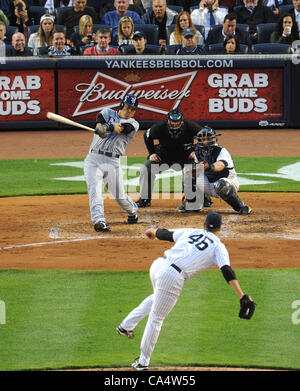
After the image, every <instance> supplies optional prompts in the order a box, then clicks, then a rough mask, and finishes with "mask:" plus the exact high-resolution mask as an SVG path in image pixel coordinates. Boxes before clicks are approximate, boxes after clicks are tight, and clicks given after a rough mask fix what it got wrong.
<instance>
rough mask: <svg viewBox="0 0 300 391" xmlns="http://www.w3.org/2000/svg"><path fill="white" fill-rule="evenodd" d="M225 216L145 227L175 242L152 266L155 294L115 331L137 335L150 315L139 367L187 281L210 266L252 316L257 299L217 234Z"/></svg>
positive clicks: (151, 235) (142, 367)
mask: <svg viewBox="0 0 300 391" xmlns="http://www.w3.org/2000/svg"><path fill="white" fill-rule="evenodd" d="M221 224H222V217H221V215H219V214H218V213H209V214H208V215H207V217H206V220H205V223H204V228H203V229H187V228H185V229H180V230H176V231H169V230H167V229H161V228H158V229H153V228H150V229H148V230H147V231H146V235H147V237H148V238H149V239H155V238H158V239H160V240H168V241H170V242H175V244H174V246H173V247H172V248H171V249H169V250H167V251H165V253H164V256H163V257H161V258H158V259H156V260H155V261H154V262H153V263H152V265H151V268H150V279H151V282H152V285H153V291H154V292H153V294H152V295H150V296H148V297H147V298H146V299H145V300H144V301H142V303H141V304H140V305H139V306H138V307H137V308H135V309H134V310H133V311H131V312H130V313H129V315H127V317H126V318H125V319H124V320H123V321H122V323H121V324H120V326H119V327H117V329H116V331H117V332H118V333H119V334H120V335H124V336H126V337H128V338H133V337H134V329H135V327H136V326H137V324H138V323H139V322H140V321H141V320H142V319H143V318H145V317H146V316H147V315H149V317H148V321H147V324H146V327H145V330H144V334H143V337H142V341H141V354H140V356H139V359H137V360H136V361H135V362H133V363H132V366H133V367H134V368H135V369H137V370H147V369H148V366H149V363H150V358H151V355H152V352H153V350H154V347H155V344H156V342H157V339H158V336H159V333H160V330H161V327H162V324H163V321H164V319H165V318H166V316H167V315H168V314H169V312H170V311H171V310H172V308H173V307H174V306H175V304H176V302H177V300H178V298H179V296H180V294H181V291H182V289H183V285H184V283H185V281H187V280H189V279H190V278H191V277H192V276H193V275H194V274H196V273H199V272H201V271H203V270H205V269H207V268H209V267H212V266H218V267H219V268H220V270H221V271H222V273H223V275H224V278H225V280H226V281H227V282H228V283H229V284H230V285H231V286H232V288H233V289H234V291H235V292H236V294H237V295H238V296H239V298H240V306H241V309H240V312H239V316H240V318H244V319H250V318H251V317H252V315H253V313H254V310H255V303H254V302H253V300H252V299H251V297H250V296H248V295H247V294H244V293H243V291H242V289H241V287H240V285H239V282H238V280H237V278H236V275H235V273H234V271H233V269H232V268H231V266H230V260H229V255H228V252H227V249H226V247H225V246H224V244H223V243H222V242H221V241H220V239H219V238H218V234H219V232H220V230H221Z"/></svg>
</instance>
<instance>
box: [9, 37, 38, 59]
mask: <svg viewBox="0 0 300 391" xmlns="http://www.w3.org/2000/svg"><path fill="white" fill-rule="evenodd" d="M25 43H26V39H25V35H24V34H23V33H19V32H17V33H14V34H13V36H12V39H11V44H12V46H11V47H8V46H7V47H6V55H7V56H8V57H25V56H33V50H32V49H31V48H29V47H27V46H25Z"/></svg>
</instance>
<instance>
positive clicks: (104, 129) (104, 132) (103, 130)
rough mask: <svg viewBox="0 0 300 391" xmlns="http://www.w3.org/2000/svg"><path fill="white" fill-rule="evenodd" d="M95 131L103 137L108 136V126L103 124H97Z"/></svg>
mask: <svg viewBox="0 0 300 391" xmlns="http://www.w3.org/2000/svg"><path fill="white" fill-rule="evenodd" d="M95 133H96V134H98V136H99V137H101V138H106V137H107V136H108V126H107V125H103V124H97V126H96V129H95Z"/></svg>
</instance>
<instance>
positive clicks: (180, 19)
mask: <svg viewBox="0 0 300 391" xmlns="http://www.w3.org/2000/svg"><path fill="white" fill-rule="evenodd" d="M189 27H190V28H192V29H194V30H195V31H196V35H197V41H198V45H203V42H204V37H203V35H202V34H201V33H200V31H198V30H197V29H196V27H195V26H194V23H193V22H192V19H191V16H190V13H189V12H188V11H181V12H179V14H178V16H177V19H176V25H175V29H174V31H173V32H172V33H171V35H170V39H169V45H179V44H181V43H182V35H181V34H182V31H183V30H184V29H187V28H189Z"/></svg>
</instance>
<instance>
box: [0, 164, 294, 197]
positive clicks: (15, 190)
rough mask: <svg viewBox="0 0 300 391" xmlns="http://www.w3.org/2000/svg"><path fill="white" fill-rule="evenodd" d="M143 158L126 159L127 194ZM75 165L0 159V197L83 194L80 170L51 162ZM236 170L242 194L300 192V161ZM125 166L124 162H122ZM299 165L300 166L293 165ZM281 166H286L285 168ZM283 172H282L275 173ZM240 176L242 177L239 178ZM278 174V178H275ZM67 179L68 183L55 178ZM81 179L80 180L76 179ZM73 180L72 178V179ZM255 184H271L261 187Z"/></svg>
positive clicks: (174, 187)
mask: <svg viewBox="0 0 300 391" xmlns="http://www.w3.org/2000/svg"><path fill="white" fill-rule="evenodd" d="M144 161H145V159H144V158H128V161H127V163H128V165H133V167H135V168H133V169H130V168H127V169H125V168H124V178H125V179H126V178H128V179H129V180H134V179H136V181H135V183H134V184H132V183H128V184H126V191H127V192H138V191H139V186H138V177H139V167H140V166H141V165H142V164H143V162H144ZM70 162H76V163H81V164H83V159H25V160H0V197H11V196H24V195H25V196H26V195H47V194H85V193H86V192H87V189H86V184H85V181H84V178H83V169H82V167H70V166H57V165H53V164H54V163H68V164H69V163H70ZM234 162H235V167H236V170H237V172H238V174H239V177H240V178H241V179H247V178H248V179H250V180H252V181H256V182H253V183H252V184H246V185H243V184H242V183H241V187H240V190H241V191H283V192H289V191H290V192H299V191H300V158H297V157H275V158H270V157H266V158H253V157H250V158H249V157H236V158H234ZM124 163H125V161H124ZM296 163H299V165H295V164H296ZM284 167H286V168H285V169H284ZM280 170H284V173H279V172H278V171H280ZM240 173H242V175H240ZM278 175H279V176H278ZM66 177H69V178H70V179H71V180H59V179H57V178H66ZM78 177H80V179H81V180H76V178H78ZM72 178H74V179H72ZM257 181H268V182H272V183H267V184H261V183H259V182H257ZM165 184H166V187H164V189H163V191H164V192H165V191H166V190H167V189H168V188H170V190H171V192H173V191H175V192H181V190H182V184H181V178H180V177H179V176H177V177H176V178H175V180H174V179H164V186H165ZM155 191H161V181H159V180H157V181H156V185H155Z"/></svg>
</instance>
